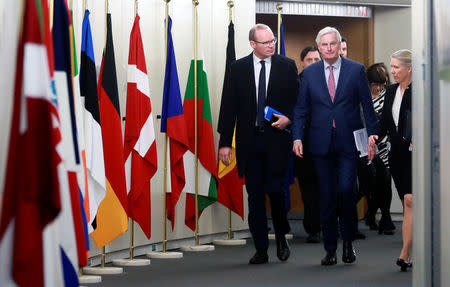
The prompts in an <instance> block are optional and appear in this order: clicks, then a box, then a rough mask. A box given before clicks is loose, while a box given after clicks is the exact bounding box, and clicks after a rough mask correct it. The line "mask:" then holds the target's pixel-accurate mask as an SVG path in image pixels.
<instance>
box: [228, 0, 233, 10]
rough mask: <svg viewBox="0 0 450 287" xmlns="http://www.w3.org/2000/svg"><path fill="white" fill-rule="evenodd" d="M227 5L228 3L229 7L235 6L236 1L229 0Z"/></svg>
mask: <svg viewBox="0 0 450 287" xmlns="http://www.w3.org/2000/svg"><path fill="white" fill-rule="evenodd" d="M227 5H228V7H229V8H233V6H234V2H233V1H232V0H230V1H228V2H227Z"/></svg>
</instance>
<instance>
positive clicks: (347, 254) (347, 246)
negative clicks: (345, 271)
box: [342, 241, 356, 263]
mask: <svg viewBox="0 0 450 287" xmlns="http://www.w3.org/2000/svg"><path fill="white" fill-rule="evenodd" d="M342 245H343V251H342V261H344V262H345V263H353V262H355V260H356V252H355V248H353V244H352V242H351V241H344V242H343V244H342Z"/></svg>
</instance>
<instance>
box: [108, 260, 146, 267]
mask: <svg viewBox="0 0 450 287" xmlns="http://www.w3.org/2000/svg"><path fill="white" fill-rule="evenodd" d="M112 263H113V264H114V265H116V266H131V267H133V266H147V265H150V260H148V259H114V260H113V261H112Z"/></svg>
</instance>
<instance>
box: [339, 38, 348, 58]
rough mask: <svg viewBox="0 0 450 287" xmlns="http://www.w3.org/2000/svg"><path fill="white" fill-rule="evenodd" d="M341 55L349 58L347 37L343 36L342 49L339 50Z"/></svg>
mask: <svg viewBox="0 0 450 287" xmlns="http://www.w3.org/2000/svg"><path fill="white" fill-rule="evenodd" d="M339 55H341V56H342V57H344V58H347V38H345V37H342V41H341V49H340V50H339Z"/></svg>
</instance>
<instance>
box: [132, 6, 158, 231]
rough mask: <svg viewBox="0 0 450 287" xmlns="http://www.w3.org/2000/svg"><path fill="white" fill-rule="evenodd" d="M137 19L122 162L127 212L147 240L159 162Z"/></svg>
mask: <svg viewBox="0 0 450 287" xmlns="http://www.w3.org/2000/svg"><path fill="white" fill-rule="evenodd" d="M139 19H140V18H139V15H136V17H135V19H134V24H133V28H132V30H131V35H130V51H129V56H128V84H127V112H126V122H125V143H124V160H125V173H126V177H127V192H128V213H129V216H130V218H131V219H133V220H134V221H136V222H137V223H138V224H139V225H140V226H141V229H142V231H144V233H145V235H146V236H147V238H149V239H150V236H151V226H150V223H151V220H150V219H151V218H150V214H151V205H150V179H151V178H152V177H153V175H154V174H155V173H156V170H157V167H158V159H157V155H156V140H155V130H154V125H153V116H152V106H151V101H150V88H149V84H148V76H147V67H146V64H145V54H144V47H143V44H142V37H141V30H140V27H139Z"/></svg>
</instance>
